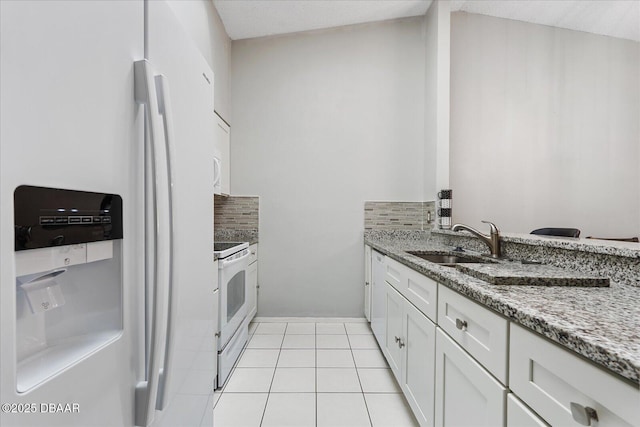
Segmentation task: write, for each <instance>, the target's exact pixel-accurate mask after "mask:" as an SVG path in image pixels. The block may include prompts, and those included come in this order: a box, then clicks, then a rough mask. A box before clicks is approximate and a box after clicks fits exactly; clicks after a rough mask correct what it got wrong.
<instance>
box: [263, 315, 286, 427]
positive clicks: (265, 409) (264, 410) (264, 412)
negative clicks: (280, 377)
mask: <svg viewBox="0 0 640 427" xmlns="http://www.w3.org/2000/svg"><path fill="white" fill-rule="evenodd" d="M288 325H289V324H288V323H285V326H284V332H283V334H282V341H281V342H280V349H279V351H278V358H277V359H276V365H275V366H274V368H273V376H272V377H271V383H270V384H269V391H268V392H267V400H266V401H265V402H264V409H263V410H262V417H261V418H260V426H262V423H263V422H264V416H265V414H266V413H267V406H268V405H269V398H270V397H271V388H272V387H273V381H274V380H275V378H276V371H277V370H278V362H279V361H280V355H281V354H282V344H284V337H285V335H286V334H287V326H288Z"/></svg>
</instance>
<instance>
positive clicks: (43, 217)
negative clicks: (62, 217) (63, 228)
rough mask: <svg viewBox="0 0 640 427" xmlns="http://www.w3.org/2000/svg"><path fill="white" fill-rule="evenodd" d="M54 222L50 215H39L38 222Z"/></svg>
mask: <svg viewBox="0 0 640 427" xmlns="http://www.w3.org/2000/svg"><path fill="white" fill-rule="evenodd" d="M54 222H55V219H54V218H53V217H51V216H41V217H40V224H45V225H46V224H53V223H54Z"/></svg>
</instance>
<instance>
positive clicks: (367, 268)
mask: <svg viewBox="0 0 640 427" xmlns="http://www.w3.org/2000/svg"><path fill="white" fill-rule="evenodd" d="M364 317H366V318H367V320H368V321H369V322H371V246H368V245H365V246H364Z"/></svg>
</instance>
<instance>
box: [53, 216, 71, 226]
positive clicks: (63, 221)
mask: <svg viewBox="0 0 640 427" xmlns="http://www.w3.org/2000/svg"><path fill="white" fill-rule="evenodd" d="M68 223H69V220H68V219H67V217H66V216H65V217H58V218H56V224H68Z"/></svg>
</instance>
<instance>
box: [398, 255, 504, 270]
mask: <svg viewBox="0 0 640 427" xmlns="http://www.w3.org/2000/svg"><path fill="white" fill-rule="evenodd" d="M407 253H409V254H411V255H414V256H417V257H419V258H422V259H424V260H426V261H429V262H433V263H435V264H439V265H443V266H445V267H455V265H456V264H461V263H482V264H485V263H491V262H492V261H490V260H487V259H483V258H479V257H471V256H462V255H446V254H437V253H433V252H421V251H408V252H407Z"/></svg>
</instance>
